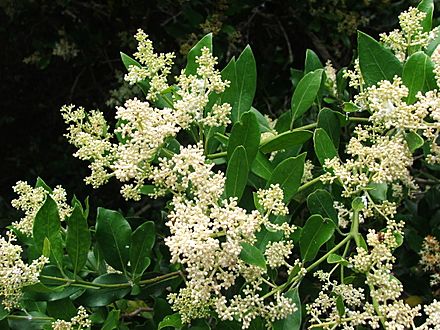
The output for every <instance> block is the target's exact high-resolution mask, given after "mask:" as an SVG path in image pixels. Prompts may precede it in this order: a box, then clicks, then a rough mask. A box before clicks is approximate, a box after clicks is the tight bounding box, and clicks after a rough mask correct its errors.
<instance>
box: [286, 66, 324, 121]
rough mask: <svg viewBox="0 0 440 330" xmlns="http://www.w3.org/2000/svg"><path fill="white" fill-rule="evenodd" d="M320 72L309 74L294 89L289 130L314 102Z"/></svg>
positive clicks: (320, 78) (320, 77)
mask: <svg viewBox="0 0 440 330" xmlns="http://www.w3.org/2000/svg"><path fill="white" fill-rule="evenodd" d="M322 72H323V70H322V69H319V70H315V71H313V72H309V73H308V74H306V75H305V76H304V77H303V78H302V79H301V80H300V81H299V83H298V86H297V87H296V88H295V91H294V92H293V96H292V101H291V110H292V119H291V124H290V127H291V128H292V127H293V123H294V121H295V120H297V119H298V118H300V117H301V116H302V115H303V114H304V113H305V112H306V111H307V110H308V109H309V108H310V107H311V106H312V104H313V102H314V101H315V98H316V96H317V95H318V91H319V87H320V86H321V80H322Z"/></svg>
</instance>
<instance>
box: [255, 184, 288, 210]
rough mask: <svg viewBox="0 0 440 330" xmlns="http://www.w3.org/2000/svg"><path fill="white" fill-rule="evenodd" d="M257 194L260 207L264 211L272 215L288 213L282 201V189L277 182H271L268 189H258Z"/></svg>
mask: <svg viewBox="0 0 440 330" xmlns="http://www.w3.org/2000/svg"><path fill="white" fill-rule="evenodd" d="M257 196H258V201H259V203H260V205H261V207H262V208H263V209H264V210H265V211H266V212H269V213H272V214H274V215H286V214H287V213H289V210H288V209H287V207H286V205H285V203H284V202H283V197H284V193H283V190H282V189H281V187H280V185H279V184H278V183H277V184H272V185H271V186H270V187H269V188H268V189H259V190H258V191H257Z"/></svg>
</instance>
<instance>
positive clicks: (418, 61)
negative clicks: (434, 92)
mask: <svg viewBox="0 0 440 330" xmlns="http://www.w3.org/2000/svg"><path fill="white" fill-rule="evenodd" d="M433 70H434V63H433V62H432V61H431V59H430V57H429V56H428V55H426V54H425V53H423V52H417V53H414V54H412V55H411V56H410V57H409V58H408V60H407V61H406V63H405V65H404V66H403V73H402V82H403V84H404V85H405V86H406V87H408V89H409V93H408V97H407V99H406V102H407V103H408V104H413V103H414V102H415V101H416V100H417V99H416V94H417V93H418V92H420V91H427V90H430V89H434V88H435V87H436V86H437V84H436V81H435V74H434V72H433Z"/></svg>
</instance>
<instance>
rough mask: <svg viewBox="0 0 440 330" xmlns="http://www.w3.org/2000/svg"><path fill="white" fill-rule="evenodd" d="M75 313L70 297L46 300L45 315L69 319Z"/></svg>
mask: <svg viewBox="0 0 440 330" xmlns="http://www.w3.org/2000/svg"><path fill="white" fill-rule="evenodd" d="M76 313H77V310H76V308H75V306H74V305H73V303H72V300H70V298H64V299H59V300H55V301H48V302H47V315H49V316H51V317H53V318H54V319H60V320H66V321H70V319H71V318H72V317H74V316H75V315H76Z"/></svg>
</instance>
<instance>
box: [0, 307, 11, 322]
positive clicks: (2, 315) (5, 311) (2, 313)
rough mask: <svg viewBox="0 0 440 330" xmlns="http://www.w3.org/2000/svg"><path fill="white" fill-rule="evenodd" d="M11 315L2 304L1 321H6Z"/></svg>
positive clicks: (0, 309) (0, 310) (0, 308)
mask: <svg viewBox="0 0 440 330" xmlns="http://www.w3.org/2000/svg"><path fill="white" fill-rule="evenodd" d="M8 315H9V312H8V311H7V310H6V309H5V308H4V307H3V305H2V304H0V321H1V320H3V319H5V318H6V317H7V316H8Z"/></svg>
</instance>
